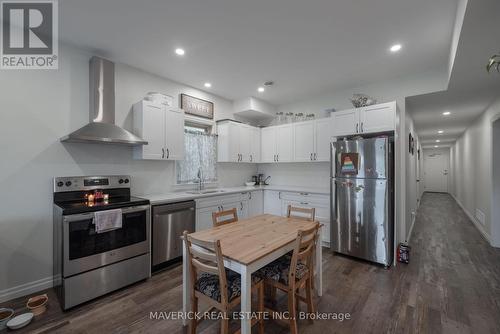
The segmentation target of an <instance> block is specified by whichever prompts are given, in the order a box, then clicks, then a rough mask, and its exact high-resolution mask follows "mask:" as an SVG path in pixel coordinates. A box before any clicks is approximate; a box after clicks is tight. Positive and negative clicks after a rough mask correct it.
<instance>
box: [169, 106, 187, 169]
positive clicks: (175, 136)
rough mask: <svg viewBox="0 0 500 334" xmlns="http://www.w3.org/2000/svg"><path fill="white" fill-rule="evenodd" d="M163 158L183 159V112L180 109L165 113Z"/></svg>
mask: <svg viewBox="0 0 500 334" xmlns="http://www.w3.org/2000/svg"><path fill="white" fill-rule="evenodd" d="M165 119H166V121H165V124H166V125H165V129H166V131H165V149H166V153H165V158H166V159H169V160H182V159H184V112H183V111H182V110H180V109H170V110H167V111H166V117H165Z"/></svg>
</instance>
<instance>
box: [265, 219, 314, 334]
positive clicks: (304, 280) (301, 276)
mask: <svg viewBox="0 0 500 334" xmlns="http://www.w3.org/2000/svg"><path fill="white" fill-rule="evenodd" d="M319 227H320V225H319V223H316V225H315V226H314V227H313V228H311V229H309V230H305V231H299V232H298V234H297V239H296V240H295V247H294V249H293V252H292V254H291V255H289V254H287V255H285V256H283V257H281V258H279V259H278V260H276V261H274V262H272V263H270V264H269V265H267V266H266V267H264V268H263V269H261V270H260V271H259V275H260V276H261V277H264V284H265V286H266V288H268V289H270V290H271V291H272V296H273V298H274V296H275V295H276V289H280V290H282V291H284V292H286V293H287V295H288V312H289V315H290V319H289V320H288V321H287V322H286V324H287V325H289V326H290V333H292V334H296V333H297V321H296V317H297V310H298V302H299V301H302V302H305V303H306V304H307V312H308V313H314V312H315V311H314V309H315V307H314V303H313V299H312V295H313V280H314V250H315V247H316V242H318V230H319ZM303 288H304V289H305V296H302V295H300V293H299V292H300V290H301V289H303ZM273 304H274V305H275V304H276V302H275V301H274V300H273ZM266 311H269V312H270V313H271V314H272V315H273V318H274V319H277V320H280V321H283V320H282V317H280V316H279V315H276V314H277V311H276V310H273V309H271V308H266ZM275 315H276V316H275Z"/></svg>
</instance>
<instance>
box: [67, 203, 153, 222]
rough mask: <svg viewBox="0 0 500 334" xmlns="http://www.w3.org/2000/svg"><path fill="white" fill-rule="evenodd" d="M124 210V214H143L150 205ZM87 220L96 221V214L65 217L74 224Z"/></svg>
mask: <svg viewBox="0 0 500 334" xmlns="http://www.w3.org/2000/svg"><path fill="white" fill-rule="evenodd" d="M121 209H122V214H128V213H135V212H141V211H145V210H148V209H149V205H140V206H130V207H126V208H121ZM86 219H94V213H93V212H90V213H79V214H75V215H67V216H64V221H65V222H68V223H70V222H74V221H79V220H86Z"/></svg>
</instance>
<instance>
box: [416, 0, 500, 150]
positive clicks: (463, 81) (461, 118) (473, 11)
mask: <svg viewBox="0 0 500 334" xmlns="http://www.w3.org/2000/svg"><path fill="white" fill-rule="evenodd" d="M498 13H500V1H498V0H481V1H473V0H469V1H468V5H467V10H466V13H465V17H464V21H463V26H462V32H461V34H460V40H459V43H458V48H457V53H456V57H455V62H454V66H453V71H452V75H451V79H450V83H449V86H448V90H447V91H444V92H437V93H431V94H425V95H420V96H415V97H411V98H407V99H406V101H407V104H408V106H409V110H410V111H411V113H412V117H413V119H414V121H415V127H416V129H417V133H418V134H419V137H420V140H421V143H422V144H423V146H424V147H425V146H427V147H428V146H433V145H436V143H435V141H436V139H439V140H441V143H439V144H438V145H440V146H450V145H451V144H452V143H454V142H455V141H456V139H457V138H459V137H460V135H461V134H462V133H463V132H464V131H465V129H466V128H467V127H468V126H469V125H470V124H471V123H472V122H473V121H474V120H475V119H476V118H477V117H478V116H479V115H481V114H482V113H483V112H484V111H485V109H486V108H487V107H488V106H489V105H490V103H491V102H492V101H493V100H494V99H495V98H498V97H499V96H500V95H499V92H500V74H498V73H496V72H494V73H490V74H488V73H487V72H486V70H485V68H486V63H487V60H488V58H489V57H490V56H491V55H493V54H495V53H498V51H499V50H500V42H499V31H500V16H499V14H498ZM444 111H450V112H451V115H450V116H443V115H442V113H443V112H444ZM438 130H443V131H444V133H443V134H442V135H438V133H437V132H438Z"/></svg>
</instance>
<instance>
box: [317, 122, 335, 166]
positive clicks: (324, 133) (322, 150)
mask: <svg viewBox="0 0 500 334" xmlns="http://www.w3.org/2000/svg"><path fill="white" fill-rule="evenodd" d="M331 126H332V120H331V118H325V119H318V120H317V121H316V128H315V137H316V138H315V151H316V152H315V153H316V154H315V156H314V160H315V161H330V142H331V141H332V128H331Z"/></svg>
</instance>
